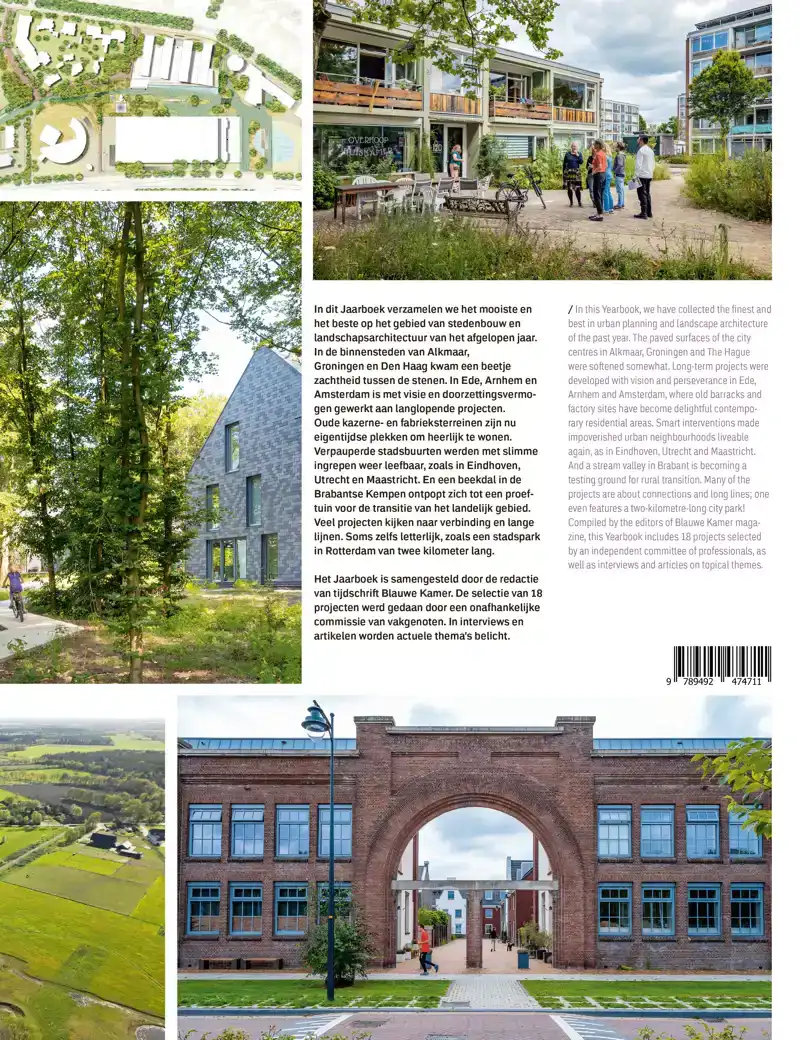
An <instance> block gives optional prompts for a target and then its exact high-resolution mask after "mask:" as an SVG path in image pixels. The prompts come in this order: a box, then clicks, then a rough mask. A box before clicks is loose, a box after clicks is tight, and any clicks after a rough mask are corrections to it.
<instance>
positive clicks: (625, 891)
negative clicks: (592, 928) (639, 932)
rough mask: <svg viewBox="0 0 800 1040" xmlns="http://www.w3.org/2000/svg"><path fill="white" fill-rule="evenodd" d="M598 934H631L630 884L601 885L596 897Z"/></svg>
mask: <svg viewBox="0 0 800 1040" xmlns="http://www.w3.org/2000/svg"><path fill="white" fill-rule="evenodd" d="M597 911H598V916H597V930H598V932H599V934H600V935H630V934H631V886H630V885H601V886H600V888H599V889H598V899H597Z"/></svg>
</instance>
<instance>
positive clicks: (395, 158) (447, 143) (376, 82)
mask: <svg viewBox="0 0 800 1040" xmlns="http://www.w3.org/2000/svg"><path fill="white" fill-rule="evenodd" d="M328 10H329V12H330V21H329V22H328V25H327V27H326V29H325V33H324V36H323V39H322V43H321V46H320V53H319V61H318V64H317V72H316V76H315V81H314V157H315V159H317V160H319V161H320V162H322V163H323V164H324V165H325V166H328V167H330V168H332V169H334V170H337V171H340V172H345V171H347V169H348V166H350V165H351V164H352V165H358V167H359V169H368V168H369V167H370V165H376V164H377V163H378V162H382V161H384V160H389V161H391V163H392V164H393V166H394V167H395V169H397V170H400V169H406V170H413V169H418V168H419V160H420V149H421V147H422V146H423V145H424V144H427V145H428V146H429V147H430V149H431V152H432V154H433V158H434V163H435V165H436V167H437V168H438V170H439V172H442V173H443V172H445V171H446V169H447V162H448V156H449V155H450V154H451V152H452V150H453V148H454V146H455V145H456V144H458V145H460V146H461V150H462V153H463V156H464V167H463V174H464V175H465V176H470V174H471V171H472V169H473V167H474V164H475V161H476V159H477V157H478V149H479V147H480V141H481V138H482V137H483V136H484V135H485V134H496V135H498V136H499V137H501V138H502V139H503V142H504V144H505V146H506V150H507V152H508V155H509V156H510V157H511V158H517V159H526V158H531V159H532V158H535V157H536V152H537V149H541V148H544V147H547V146H548V144H551V143H552V144H553V145H555V146H557V147H559V148H564V149H566V148H567V147H568V146H569V143H570V141H573V140H577V141H578V144H579V145H580V147H581V148H584V147H585V146H586V144H587V142H588V141H590V140H592V139H593V138H595V137H597V136H598V134H599V131H600V123H599V114H600V109H599V105H600V91H601V86H602V78H601V77H600V75H599V74H598V73H596V72H588V71H587V70H585V69H578V68H573V67H572V66H570V65H566V64H562V63H560V62H553V61H546V60H545V59H543V58H537V57H533V56H532V55H528V54H523V53H521V52H518V51H512V50H507V49H505V48H501V49H499V50H498V52H497V55H496V57H495V58H494V60H493V61H492V62H491V63H490V65H489V67H488V68H485V69H482V70H480V73H477V74H475V75H477V78H478V79H479V86H478V87H477V88H475V87H472V86H470V75H471V73H472V69H471V66H470V64H469V59H470V56H469V54H468V53H467V52H463V53H460V52H459V50H458V48H456V47H454V48H453V50H454V52H455V53H456V54H457V55H460V57H459V64H460V66H461V68H462V69H463V72H462V73H461V74H453V73H450V72H445V71H443V70H442V69H439V68H437V67H436V66H435V65H433V64H432V62H430V61H403V60H402V54H401V53H400V49H401V48H402V45H403V41H404V39H406V38H407V37H408V32H404V30H403V29H402V27H399V28H397V29H392V30H389V29H386V28H385V27H383V26H377V25H370V24H366V23H359V24H355V23H354V22H353V19H352V12H351V11H350V10H348V9H347V8H344V7H341V6H337V5H336V4H331V5H330V6H329V8H328Z"/></svg>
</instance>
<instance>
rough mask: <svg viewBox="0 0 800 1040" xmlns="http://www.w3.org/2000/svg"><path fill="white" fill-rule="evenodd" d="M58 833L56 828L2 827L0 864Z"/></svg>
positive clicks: (0, 828)
mask: <svg viewBox="0 0 800 1040" xmlns="http://www.w3.org/2000/svg"><path fill="white" fill-rule="evenodd" d="M56 833H57V831H56V829H55V828H54V827H0V862H2V861H3V860H4V859H10V858H11V857H12V856H14V855H16V853H18V852H19V851H20V850H21V849H27V848H30V846H31V845H36V844H38V843H39V842H40V841H44V840H45V839H46V838H54V837H55V836H56Z"/></svg>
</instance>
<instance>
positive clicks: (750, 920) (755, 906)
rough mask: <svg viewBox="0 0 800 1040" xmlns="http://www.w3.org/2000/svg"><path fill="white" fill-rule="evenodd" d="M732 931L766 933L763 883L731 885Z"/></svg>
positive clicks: (736, 932) (737, 932)
mask: <svg viewBox="0 0 800 1040" xmlns="http://www.w3.org/2000/svg"><path fill="white" fill-rule="evenodd" d="M731 933H732V934H733V935H763V934H764V886H763V885H731Z"/></svg>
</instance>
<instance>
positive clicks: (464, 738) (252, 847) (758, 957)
mask: <svg viewBox="0 0 800 1040" xmlns="http://www.w3.org/2000/svg"><path fill="white" fill-rule="evenodd" d="M355 721H356V733H357V736H356V738H355V739H354V740H352V739H345V740H337V742H336V749H335V761H336V764H335V772H336V816H335V822H336V825H337V832H336V833H337V837H336V839H335V849H334V851H335V856H336V880H337V886H340V887H341V905H342V906H343V907H345V906H346V905H347V903H348V902H349V901H350V899H352V900H353V901H354V902H355V903H356V904H357V905H358V906H359V907H360V909H361V911H362V912H363V914H364V916H365V918H366V920H367V921H368V922H369V927H370V930H371V932H372V935H373V939H374V942H375V945H376V947H377V949H378V958H377V960H378V961H379V962H380V963H381V964H383V965H387V966H388V965H393V964H394V963H395V954H396V948H397V947H396V938H397V937H396V935H395V932H396V928H397V924H396V921H397V904H396V896H395V893H393V892H392V891H391V883H392V880H393V879H394V878H395V877H396V876H397V870H398V865H399V863H400V862H401V858H402V856H403V852H404V850H405V849H406V848H407V846H408V844H409V842H410V841H412V840H413V838H414V836H415V835H416V834H417V833H418V832H419V831H420V829H421V828H422V827H424V826H425V825H426V824H427V823H429V822H430V821H431V820H433V819H435V818H436V817H437V816H439V815H441V814H442V813H445V812H449V811H451V810H453V809H459V808H466V807H471V806H479V807H485V808H491V809H497V810H499V811H501V812H506V813H508V814H509V815H511V816H513V817H514V818H515V819H517V820H518V821H519V822H521V823H522V824H524V825H525V826H527V827H528V828H529V829H530V830H531V832H532V833H533V834H535V835H536V837H537V839H538V840H539V841H540V842H541V843H542V845H543V847H544V848H545V849H546V852H547V856H548V859H549V862H550V866H551V870H552V877H553V879H554V880H555V881H557V882H558V891H557V892H554V893H553V911H552V918H553V924H552V931H553V947H554V953H553V961H554V964H555V965H556V966H557V967H563V968H567V967H573V968H595V967H617V966H619V965H629V966H632V967H637V968H643V967H647V966H651V967H654V968H671V969H680V970H684V969H685V970H688V969H694V968H714V969H715V970H718V971H730V970H757V969H760V968H768V967H769V963H770V947H769V935H770V848H769V842H766V841H765V842H764V843H763V848H762V843H761V842H760V841H759V840H758V839H756V838H755V836H754V835H753V834H752V832H749V831H745V830H742V829H741V828H739V827H737V825H736V822H735V821H733V822H731V821H729V817H728V810H727V804H726V800H725V792H724V790H723V789H722V788H720V787H719V786H718V785H717V784H716V783H713V782H710V781H708V780H705V779H704V778H703V777H702V776H701V774H700V773H699V771H698V766H697V764H695V763H693V762H692V761H691V758H692V755H693V754H695V753H696V752H697V751H698V750H706V751H709V752H713V751H719V750H720V749H722V748H724V747H725V745H726V743H727V742H726V741H724V740H717V741H713V740H703V741H699V740H684V741H678V740H652V741H650V740H639V741H637V740H594V739H593V723H594V719H592V718H583V717H563V718H558V719H556V724H555V726H552V727H542V728H510V727H509V728H505V727H503V728H491V729H490V728H487V729H475V728H474V727H470V728H464V729H461V728H458V727H456V728H452V727H400V726H395V725H394V720H393V719H391V718H387V717H362V718H357V719H356V720H355ZM328 766H329V750H328V748H327V747H326V746H325V744H324V742H316V743H312V742H311V741H308V740H302V739H298V740H294V739H291V740H284V741H282V740H279V739H275V738H270V739H263V740H261V739H257V738H252V739H246V740H230V741H225V740H205V739H187V740H185V741H182V746H181V750H180V753H179V797H180V810H179V811H180V826H181V832H180V845H179V874H180V892H179V913H180V925H179V934H180V936H181V939H180V963H181V965H182V966H183V967H195V966H197V965H198V963H199V961H200V960H201V959H202V958H208V957H211V958H249V957H281V958H283V962H284V965H285V966H286V967H289V966H296V965H298V964H299V963H300V957H301V945H302V942H301V940H302V933H303V932H304V931H305V930H306V928H307V927H308V924H309V922H314V921H315V920H316V919H317V906H318V898H319V893H320V891H321V890H322V891H324V886H325V884H326V880H327V873H328V849H327V837H326V834H327V828H326V827H324V824H325V823H326V822H327V812H328V786H327V785H328ZM320 823H322V824H323V828H321V827H320ZM475 908H476V910H477V911H478V912H479V909H480V908H479V906H478V904H477V901H476V907H475ZM470 912H472V911H470ZM476 917H477V914H476ZM476 923H477V922H476ZM468 927H469V926H468ZM476 931H477V932H478V934H480V932H482V931H483V929H482V928H481V927H480V925H479V926H478V928H477V929H476ZM498 931H499V930H498Z"/></svg>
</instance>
